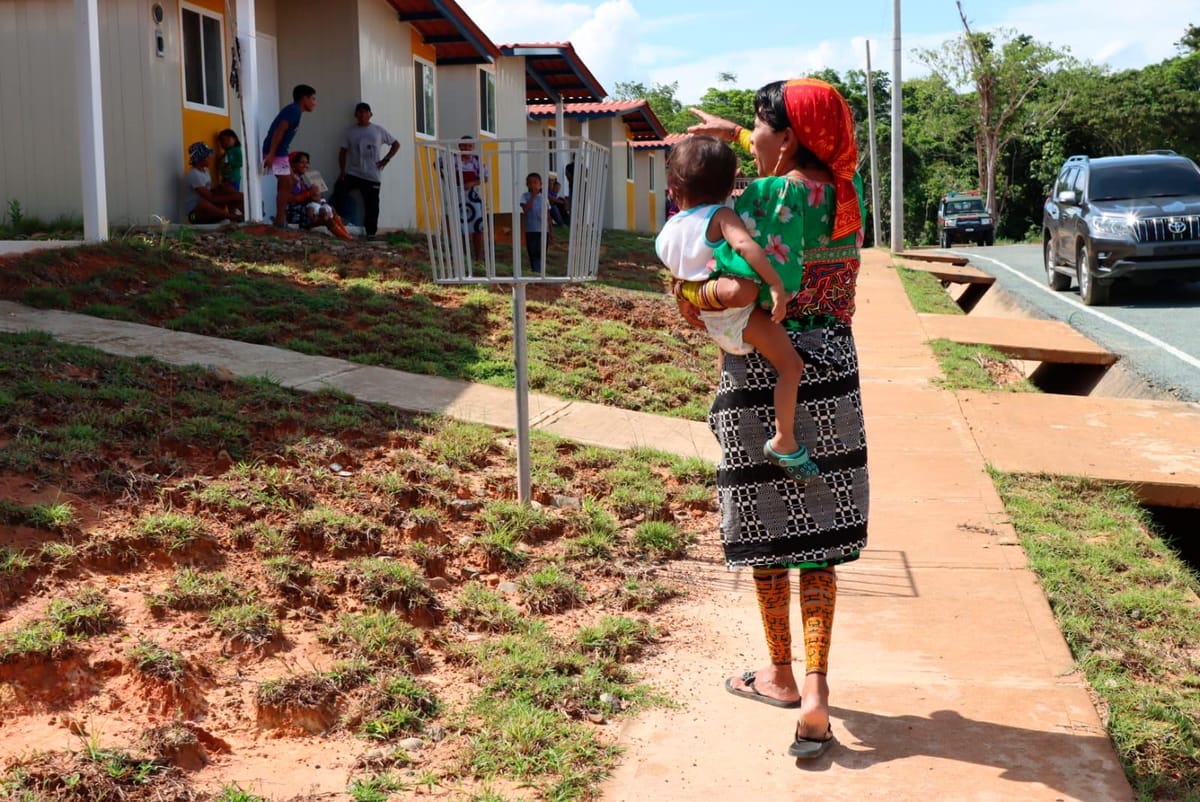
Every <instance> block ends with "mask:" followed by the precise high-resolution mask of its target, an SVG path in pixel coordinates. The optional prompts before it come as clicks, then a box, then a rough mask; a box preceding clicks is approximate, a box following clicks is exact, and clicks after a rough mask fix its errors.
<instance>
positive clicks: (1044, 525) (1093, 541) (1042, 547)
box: [992, 472, 1200, 800]
mask: <svg viewBox="0 0 1200 802" xmlns="http://www.w3.org/2000/svg"><path fill="white" fill-rule="evenodd" d="M992 477H993V479H994V481H995V482H996V486H997V488H998V490H999V491H1000V495H1001V497H1002V498H1003V499H1004V503H1005V507H1006V508H1007V510H1008V513H1009V515H1011V516H1012V520H1013V526H1014V527H1015V528H1016V530H1017V532H1018V533H1019V534H1020V536H1021V543H1022V545H1023V546H1024V547H1025V550H1026V552H1028V554H1029V558H1030V562H1031V565H1032V566H1033V570H1034V571H1035V572H1036V573H1037V575H1038V578H1039V579H1040V581H1041V584H1042V587H1043V588H1044V589H1045V591H1046V596H1047V597H1048V598H1049V600H1050V605H1051V607H1052V608H1053V609H1054V613H1055V616H1056V617H1057V618H1058V623H1059V626H1060V627H1061V629H1062V631H1063V634H1064V635H1065V636H1066V639H1067V643H1068V644H1069V645H1070V647H1071V651H1072V653H1073V654H1074V656H1075V660H1076V662H1077V664H1078V665H1079V667H1080V668H1081V669H1082V670H1083V672H1084V674H1085V675H1086V676H1087V679H1088V682H1090V683H1091V685H1092V688H1093V689H1094V690H1095V692H1096V695H1097V697H1098V699H1099V700H1100V702H1101V715H1102V717H1103V718H1104V720H1105V723H1106V725H1107V727H1108V732H1109V735H1110V736H1111V737H1112V739H1113V743H1114V744H1115V745H1116V748H1117V752H1118V754H1119V755H1120V756H1121V760H1122V762H1123V763H1124V765H1125V772H1126V774H1127V775H1128V777H1129V778H1130V781H1131V783H1132V784H1133V787H1134V789H1135V791H1136V792H1137V795H1138V798H1139V799H1141V800H1157V799H1189V800H1190V799H1198V798H1200V724H1198V723H1197V720H1196V711H1197V710H1200V657H1198V654H1200V652H1198V651H1197V649H1198V645H1200V601H1198V598H1197V594H1200V577H1197V575H1196V574H1195V573H1194V572H1193V571H1192V570H1191V569H1190V568H1189V567H1188V566H1187V565H1186V564H1185V563H1183V562H1182V560H1181V559H1180V558H1179V556H1178V555H1177V554H1175V553H1174V552H1173V551H1172V550H1171V548H1170V547H1169V546H1168V545H1166V544H1165V543H1164V542H1163V541H1162V540H1160V539H1159V538H1158V537H1157V536H1156V535H1155V533H1154V531H1153V528H1152V526H1151V525H1150V523H1149V519H1148V517H1147V514H1146V513H1145V511H1144V510H1142V509H1141V507H1140V506H1139V504H1138V501H1137V497H1136V496H1135V495H1134V493H1133V492H1132V491H1131V490H1129V489H1125V488H1119V487H1105V486H1100V485H1097V484H1095V483H1092V482H1089V481H1087V480H1082V479H1070V478H1061V477H1049V476H1016V475H1007V474H1002V473H999V472H993V474H992Z"/></svg>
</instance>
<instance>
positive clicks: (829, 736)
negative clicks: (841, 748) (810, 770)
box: [788, 725, 835, 760]
mask: <svg viewBox="0 0 1200 802" xmlns="http://www.w3.org/2000/svg"><path fill="white" fill-rule="evenodd" d="M834 743H835V739H834V737H833V726H832V725H830V727H829V729H828V731H826V733H825V737H824V738H801V737H800V736H799V735H796V736H795V738H794V740H793V741H792V745H791V746H789V747H788V754H789V755H790V756H792V757H794V758H798V759H799V760H813V759H815V758H818V757H820V756H821V755H823V754H825V753H826V752H828V751H829V748H830V747H831V746H833V744H834Z"/></svg>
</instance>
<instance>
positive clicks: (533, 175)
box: [525, 173, 542, 183]
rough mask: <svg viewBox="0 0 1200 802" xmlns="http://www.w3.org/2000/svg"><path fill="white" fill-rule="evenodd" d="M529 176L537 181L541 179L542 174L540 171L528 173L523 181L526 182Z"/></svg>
mask: <svg viewBox="0 0 1200 802" xmlns="http://www.w3.org/2000/svg"><path fill="white" fill-rule="evenodd" d="M531 178H536V179H537V180H538V181H541V180H542V174H541V173H530V174H529V175H527V176H525V182H526V183H528V182H529V179H531Z"/></svg>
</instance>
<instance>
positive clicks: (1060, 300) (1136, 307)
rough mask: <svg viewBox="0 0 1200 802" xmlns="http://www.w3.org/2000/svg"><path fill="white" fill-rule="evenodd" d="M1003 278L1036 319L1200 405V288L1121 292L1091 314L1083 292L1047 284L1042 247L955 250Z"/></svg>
mask: <svg viewBox="0 0 1200 802" xmlns="http://www.w3.org/2000/svg"><path fill="white" fill-rule="evenodd" d="M951 253H958V254H962V255H964V256H969V257H970V259H971V263H972V264H974V265H975V266H976V267H978V268H979V269H980V270H984V271H986V272H988V273H990V274H992V275H993V276H995V277H996V281H997V282H998V283H999V284H1000V286H1001V287H1003V288H1004V290H1005V291H1006V292H1007V293H1009V294H1010V295H1014V296H1017V297H1018V298H1019V299H1021V301H1022V302H1023V303H1024V304H1025V305H1026V306H1029V307H1031V308H1032V309H1034V310H1036V311H1035V313H1036V314H1039V315H1042V316H1045V317H1047V318H1050V319H1053V320H1063V321H1066V322H1067V323H1070V324H1071V325H1072V326H1074V327H1075V329H1077V330H1078V331H1080V332H1082V333H1083V334H1085V335H1087V336H1088V337H1091V338H1092V339H1093V340H1095V341H1096V342H1098V343H1100V344H1101V345H1103V346H1105V347H1106V348H1108V349H1109V350H1110V351H1112V352H1113V353H1116V354H1119V355H1121V357H1122V358H1123V361H1124V362H1125V365H1126V367H1128V368H1131V369H1132V370H1133V371H1134V372H1135V373H1137V374H1138V375H1139V376H1141V377H1142V378H1143V379H1144V380H1145V381H1146V382H1148V383H1149V384H1151V385H1152V386H1154V387H1156V388H1159V389H1162V390H1166V391H1168V392H1170V393H1171V394H1172V395H1174V396H1175V397H1176V398H1179V399H1180V400H1182V401H1197V402H1200V282H1194V283H1191V284H1186V283H1182V282H1174V283H1170V284H1160V285H1158V286H1152V287H1118V288H1116V289H1115V290H1114V292H1113V296H1112V303H1111V304H1110V305H1109V306H1102V307H1088V306H1084V305H1083V303H1082V302H1081V301H1080V300H1079V290H1078V287H1077V286H1073V288H1072V289H1070V290H1065V291H1063V292H1055V291H1054V290H1052V289H1050V288H1049V287H1048V286H1047V284H1046V272H1045V270H1044V269H1043V267H1042V250H1041V248H1039V247H1038V246H1036V245H1004V246H998V247H995V248H955V249H953V250H952V251H951Z"/></svg>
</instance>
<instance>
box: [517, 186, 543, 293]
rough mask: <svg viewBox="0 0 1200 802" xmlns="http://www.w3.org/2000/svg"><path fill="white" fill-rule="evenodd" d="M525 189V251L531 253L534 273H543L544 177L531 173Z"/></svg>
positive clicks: (523, 204)
mask: <svg viewBox="0 0 1200 802" xmlns="http://www.w3.org/2000/svg"><path fill="white" fill-rule="evenodd" d="M525 189H526V190H528V191H527V192H523V193H521V217H523V218H524V221H523V222H524V225H523V226H522V228H523V229H524V230H525V250H526V251H528V252H529V267H530V269H531V270H532V271H533V272H534V273H541V272H542V202H543V196H542V175H541V173H530V174H529V175H527V176H525Z"/></svg>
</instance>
